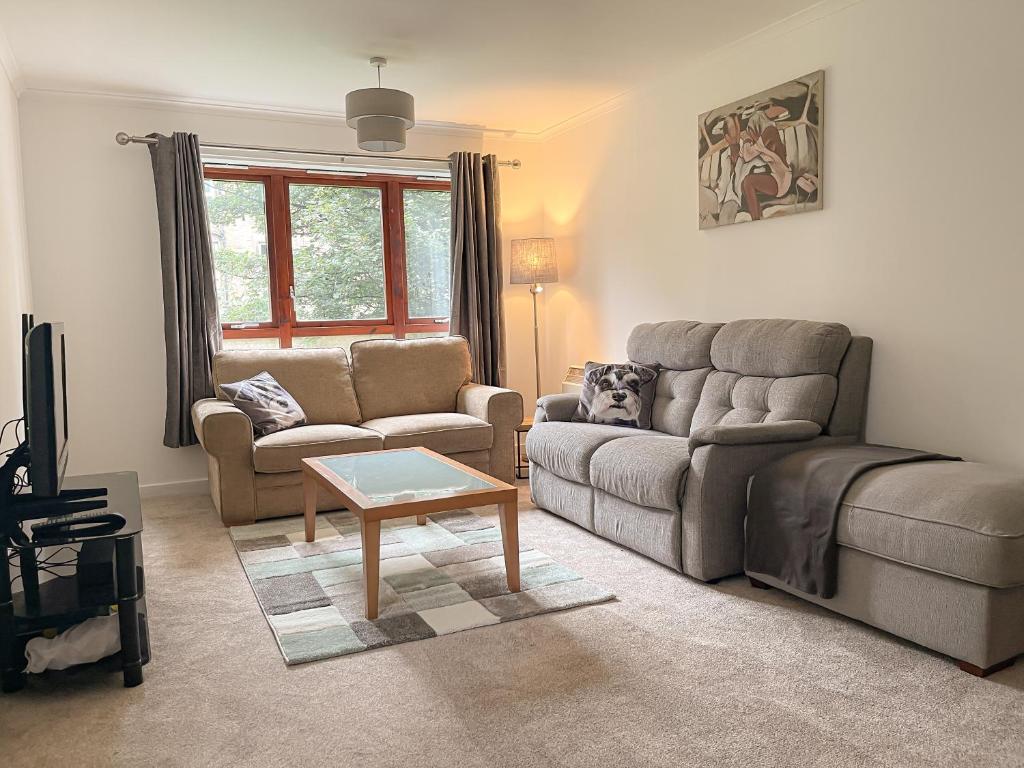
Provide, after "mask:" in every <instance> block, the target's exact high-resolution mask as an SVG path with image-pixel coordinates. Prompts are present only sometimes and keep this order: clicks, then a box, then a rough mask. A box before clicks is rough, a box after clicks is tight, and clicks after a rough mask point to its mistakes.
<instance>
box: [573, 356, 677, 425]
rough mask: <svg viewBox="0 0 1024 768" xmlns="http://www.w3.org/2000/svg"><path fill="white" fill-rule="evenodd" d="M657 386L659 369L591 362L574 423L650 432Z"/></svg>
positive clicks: (588, 365) (587, 369)
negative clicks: (581, 422) (633, 428)
mask: <svg viewBox="0 0 1024 768" xmlns="http://www.w3.org/2000/svg"><path fill="white" fill-rule="evenodd" d="M657 382H658V369H657V368H653V367H651V366H647V365H640V364H639V363H593V362H588V363H587V365H586V367H585V368H584V369H583V391H582V392H580V404H579V407H578V408H577V409H576V414H575V415H574V416H573V417H572V420H573V421H586V422H590V423H591V424H611V425H613V426H618V427H636V428H638V429H650V428H651V410H652V408H653V407H654V391H655V388H656V386H657Z"/></svg>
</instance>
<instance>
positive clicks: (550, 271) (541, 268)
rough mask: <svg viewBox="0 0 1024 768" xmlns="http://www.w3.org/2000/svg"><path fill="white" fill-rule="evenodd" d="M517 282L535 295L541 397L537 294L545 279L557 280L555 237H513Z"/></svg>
mask: <svg viewBox="0 0 1024 768" xmlns="http://www.w3.org/2000/svg"><path fill="white" fill-rule="evenodd" d="M511 282H512V283H513V284H514V285H529V286H530V293H531V294H532V295H533V362H534V371H535V372H536V374H537V397H538V399H539V398H540V328H539V325H538V323H537V294H538V293H540V292H541V291H543V290H544V283H556V282H558V263H557V262H556V261H555V241H554V238H550V237H530V238H526V239H524V240H513V241H512V277H511Z"/></svg>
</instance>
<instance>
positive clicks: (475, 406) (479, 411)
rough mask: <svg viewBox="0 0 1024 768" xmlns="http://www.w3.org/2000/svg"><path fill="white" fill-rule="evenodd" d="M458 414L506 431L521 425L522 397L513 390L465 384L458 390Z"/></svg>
mask: <svg viewBox="0 0 1024 768" xmlns="http://www.w3.org/2000/svg"><path fill="white" fill-rule="evenodd" d="M456 408H457V410H458V412H459V413H464V414H466V415H467V416H473V417H475V418H477V419H480V420H481V421H486V422H487V423H488V424H491V425H492V426H494V427H501V428H505V429H508V430H512V429H515V428H516V427H518V426H519V425H520V424H522V423H523V396H522V395H520V394H519V393H518V392H516V391H515V390H514V389H504V388H502V387H491V386H488V385H486V384H466V385H465V386H463V387H462V389H460V390H459V399H458V405H457V406H456Z"/></svg>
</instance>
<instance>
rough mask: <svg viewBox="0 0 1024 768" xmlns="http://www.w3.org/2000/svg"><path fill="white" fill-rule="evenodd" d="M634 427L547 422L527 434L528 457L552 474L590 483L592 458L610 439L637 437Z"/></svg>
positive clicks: (536, 425) (534, 426)
mask: <svg viewBox="0 0 1024 768" xmlns="http://www.w3.org/2000/svg"><path fill="white" fill-rule="evenodd" d="M635 435H636V430H635V429H633V428H632V427H613V426H610V425H607V424H577V423H575V422H564V421H544V422H541V423H540V424H534V425H533V428H532V429H531V430H530V431H529V432H527V433H526V455H527V456H528V457H529V458H530V461H532V462H535V463H537V464H540V465H541V466H542V467H544V468H545V469H546V470H548V471H549V472H551V473H552V474H555V475H558V476H559V477H561V478H564V479H566V480H573V481H575V482H577V483H586V484H587V485H589V484H590V459H591V457H592V456H593V455H594V452H595V451H596V450H597V449H598V448H600V447H601V446H602V445H604V444H605V443H607V442H608V441H609V440H615V439H616V438H620V437H630V436H635Z"/></svg>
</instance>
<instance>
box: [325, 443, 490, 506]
mask: <svg viewBox="0 0 1024 768" xmlns="http://www.w3.org/2000/svg"><path fill="white" fill-rule="evenodd" d="M320 463H321V464H323V466H325V467H326V468H327V469H329V470H330V471H331V472H333V473H334V474H335V475H337V476H338V477H340V478H341V479H342V480H344V481H345V482H346V483H348V484H349V485H351V486H352V487H353V488H355V489H356V490H357V491H359V492H360V493H361V494H363V495H364V496H366V498H368V499H369V500H370V501H371V502H372V503H373V504H374V505H380V504H394V503H396V502H402V501H419V500H422V499H438V498H444V497H446V496H451V495H453V494H457V493H467V492H470V491H488V490H493V489H495V488H497V487H498V486H496V485H495V484H494V483H490V482H488V481H486V480H483V479H481V478H479V477H477V476H476V475H473V474H470V473H469V472H465V471H463V470H461V469H459V468H458V467H454V466H452V465H451V464H449V463H448V462H446V461H441V460H440V459H437V458H435V457H433V456H431V455H429V454H426V453H422V452H420V451H417V450H416V449H415V448H408V449H404V450H396V451H382V452H380V453H353V454H350V455H346V456H330V457H328V458H324V459H320Z"/></svg>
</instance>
